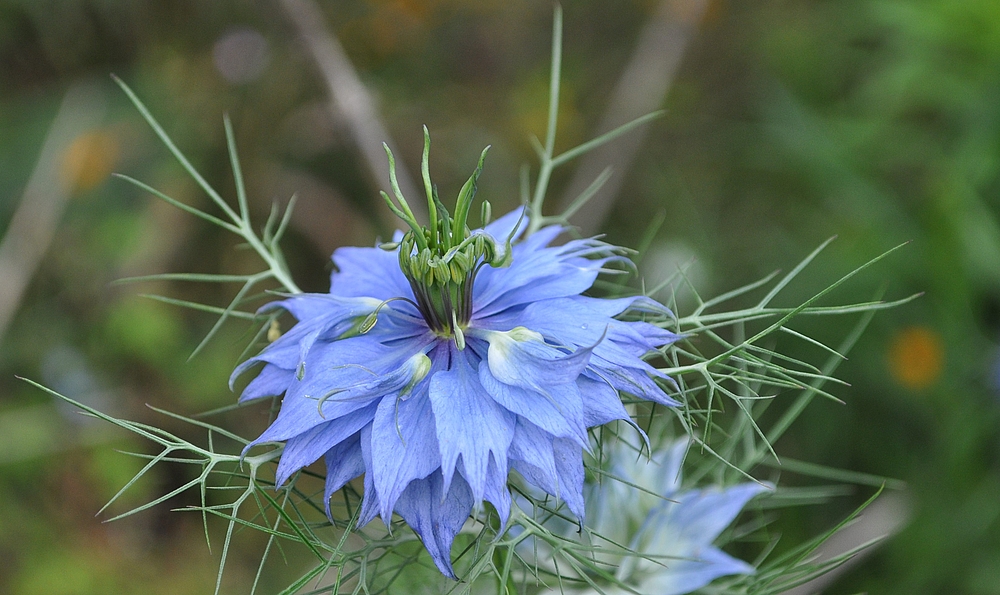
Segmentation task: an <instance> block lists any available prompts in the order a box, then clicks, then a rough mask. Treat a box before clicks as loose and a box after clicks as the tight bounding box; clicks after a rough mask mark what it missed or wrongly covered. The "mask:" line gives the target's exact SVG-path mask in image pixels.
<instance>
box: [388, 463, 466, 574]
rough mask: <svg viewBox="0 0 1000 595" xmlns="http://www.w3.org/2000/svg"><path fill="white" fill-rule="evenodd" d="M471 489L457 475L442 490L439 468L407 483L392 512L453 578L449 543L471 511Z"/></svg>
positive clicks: (444, 571) (453, 571) (442, 480)
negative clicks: (400, 518) (397, 514)
mask: <svg viewBox="0 0 1000 595" xmlns="http://www.w3.org/2000/svg"><path fill="white" fill-rule="evenodd" d="M472 505H473V500H472V493H471V491H470V490H469V486H468V485H466V484H465V481H464V480H463V479H462V478H461V477H457V478H455V480H454V481H452V482H451V486H450V488H449V489H448V491H447V492H446V491H445V490H444V479H443V478H442V477H441V473H440V472H434V473H433V474H432V475H431V476H430V477H428V478H426V479H419V480H417V481H414V482H412V483H410V485H408V486H407V487H406V490H405V491H404V492H403V493H402V494H401V495H400V496H399V500H398V501H397V503H396V512H398V513H399V515H400V516H401V517H403V520H404V521H406V524H408V525H409V526H410V527H411V528H412V529H413V531H414V532H415V533H416V534H417V535H419V536H420V540H421V541H422V542H423V544H424V547H425V548H426V549H427V552H428V553H429V554H430V555H431V558H432V559H433V560H434V564H435V565H436V566H437V567H438V570H440V571H441V573H442V574H444V575H445V576H447V577H448V578H451V579H454V578H456V577H455V570H454V569H453V568H452V565H451V544H452V543H453V542H454V541H455V535H457V534H458V532H459V531H460V530H461V529H462V525H463V524H465V520H466V519H467V518H469V513H470V512H472Z"/></svg>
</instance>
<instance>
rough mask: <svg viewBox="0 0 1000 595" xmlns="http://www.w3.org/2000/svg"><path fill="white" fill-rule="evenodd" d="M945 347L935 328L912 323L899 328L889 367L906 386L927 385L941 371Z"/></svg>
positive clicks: (921, 387)
mask: <svg viewBox="0 0 1000 595" xmlns="http://www.w3.org/2000/svg"><path fill="white" fill-rule="evenodd" d="M943 363H944V349H943V348H942V344H941V336H940V335H939V334H938V333H937V332H935V331H934V330H932V329H929V328H926V327H922V326H911V327H907V328H904V329H902V330H901V331H899V332H897V333H896V335H895V336H894V337H893V338H892V340H891V342H890V343H889V371H890V373H891V374H892V377H893V379H894V380H895V381H896V382H898V383H899V384H901V385H903V386H905V387H906V388H910V389H914V390H919V389H923V388H927V387H929V386H931V385H932V384H934V382H935V381H936V380H937V379H938V377H939V376H940V375H941V369H942V366H943Z"/></svg>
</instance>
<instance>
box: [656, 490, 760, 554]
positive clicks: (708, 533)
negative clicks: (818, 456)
mask: <svg viewBox="0 0 1000 595" xmlns="http://www.w3.org/2000/svg"><path fill="white" fill-rule="evenodd" d="M767 490H768V487H767V486H763V485H760V484H756V483H743V484H739V485H735V486H732V487H729V488H726V489H724V490H723V489H719V488H708V489H704V490H694V491H691V492H686V493H684V494H681V495H677V496H675V497H674V499H678V498H679V502H678V503H677V504H672V503H667V504H672V506H666V507H665V511H666V514H667V515H668V516H667V517H666V518H663V522H665V523H668V524H669V526H670V527H671V529H672V531H673V532H674V533H675V538H676V539H678V540H683V541H687V542H689V543H692V544H695V545H708V544H710V543H712V541H714V540H715V538H716V537H718V535H719V534H720V533H722V531H723V530H725V528H726V527H728V526H729V525H730V523H732V522H733V519H735V518H736V516H737V515H738V514H739V513H740V511H741V510H743V507H744V506H746V503H747V502H749V501H750V499H751V498H753V497H754V496H756V495H758V494H760V493H761V492H765V491H767ZM657 514H663V513H661V512H660V511H654V512H653V513H652V515H651V516H650V521H651V523H653V524H654V525H655V524H658V523H659V522H660V520H659V519H657V518H656V515H657Z"/></svg>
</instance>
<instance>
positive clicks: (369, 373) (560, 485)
mask: <svg viewBox="0 0 1000 595" xmlns="http://www.w3.org/2000/svg"><path fill="white" fill-rule="evenodd" d="M429 142H430V141H429V139H428V138H427V137H426V129H425V145H424V161H423V165H424V167H423V173H424V183H425V188H426V190H427V196H428V208H429V211H430V225H429V226H428V227H427V228H423V227H420V226H419V225H418V224H417V223H416V221H415V219H414V218H413V215H412V213H411V212H410V209H409V206H408V205H407V203H406V201H405V199H404V198H403V197H402V195H401V194H400V193H399V191H398V187H397V185H396V183H395V175H394V173H393V174H392V182H393V190H394V192H395V195H396V199H397V201H398V205H397V204H394V203H393V202H392V201H391V200H390V199H389V197H388V196H386V195H385V194H384V193H383V197H384V198H385V199H386V202H387V203H388V204H389V206H390V208H392V209H393V210H394V211H395V212H396V213H397V214H398V215H399V216H400V217H402V218H403V220H404V221H406V222H407V224H408V225H409V226H410V230H409V231H407V232H406V233H405V234H400V233H397V235H396V237H395V238H394V242H393V243H392V244H390V245H384V246H382V247H374V248H341V249H339V250H337V251H336V252H335V253H334V255H333V261H334V264H335V265H336V272H334V273H333V275H332V277H331V283H330V292H329V293H327V294H300V295H293V296H291V297H288V298H287V299H285V300H282V301H279V302H275V303H273V304H271V305H269V306H267V307H266V310H272V309H274V308H283V309H285V310H287V311H288V312H289V313H291V314H292V316H294V317H295V318H296V319H297V320H298V323H297V324H296V325H295V326H294V327H292V328H291V329H290V330H289V331H288V332H287V333H286V334H284V335H283V336H281V337H280V338H278V339H277V340H276V341H274V342H273V343H272V344H271V345H269V346H268V347H267V348H266V349H264V350H263V351H262V352H261V353H260V354H259V355H257V356H256V357H253V358H251V359H250V360H248V361H247V362H245V363H244V364H242V365H240V366H239V367H238V368H237V369H236V371H235V372H234V373H233V378H234V379H235V378H236V377H237V376H239V375H240V374H242V373H243V372H245V371H246V370H247V369H248V368H250V367H251V366H254V365H255V364H258V363H263V364H264V366H263V368H262V369H261V370H260V373H259V374H258V376H257V377H256V378H255V379H254V380H253V381H251V382H250V383H249V384H248V385H247V387H246V389H245V390H244V392H243V395H242V397H241V400H242V401H246V400H250V399H257V398H260V397H265V396H272V395H284V398H283V400H282V403H281V410H280V412H279V413H278V416H277V418H276V419H275V421H274V423H273V424H272V425H271V426H270V427H269V428H267V430H266V431H265V432H264V433H263V434H262V435H261V436H260V437H259V438H257V440H255V441H254V442H253V444H252V445H255V444H260V443H265V442H285V446H284V450H283V452H282V454H281V459H280V462H279V465H278V470H277V483H278V484H279V485H280V484H283V483H284V482H285V481H287V479H288V478H289V477H290V476H291V475H292V474H293V473H295V472H296V471H298V470H299V469H301V468H303V467H304V466H306V465H309V464H311V463H313V462H314V461H316V460H318V459H319V458H321V457H322V458H324V460H325V463H326V467H327V477H326V501H327V506H329V499H330V496H331V495H332V494H333V493H334V492H335V491H337V490H339V489H340V488H341V487H343V486H344V485H345V484H346V483H347V482H348V481H350V480H352V479H354V478H356V477H358V476H359V475H362V474H363V475H364V500H363V504H362V510H361V512H360V520H359V525H364V524H365V523H367V522H369V521H370V520H372V519H373V518H374V517H375V516H377V515H380V516H381V517H382V519H383V520H384V521H386V522H388V521H389V520H390V518H391V517H392V514H393V513H394V512H395V513H398V514H399V515H400V516H401V517H402V518H403V519H404V520H405V521H406V523H408V524H409V525H410V527H412V528H413V530H414V531H416V533H417V534H418V535H419V536H420V538H421V540H422V541H423V543H424V546H425V547H426V549H427V550H428V552H429V553H430V554H431V556H432V557H433V559H434V562H435V563H436V564H437V566H438V568H439V569H440V570H441V572H443V573H444V574H446V575H447V576H449V577H452V578H454V576H455V575H454V571H453V569H452V565H451V559H450V549H451V545H452V541H453V540H454V538H455V535H456V534H457V533H458V531H459V530H460V529H461V527H462V525H463V523H464V522H465V520H466V519H467V518H468V517H469V515H470V513H471V512H472V511H473V510H474V509H475V508H477V507H479V506H481V503H482V502H484V501H486V502H489V503H490V504H492V506H493V507H494V508H495V509H496V512H497V514H498V515H499V517H500V519H501V522H502V524H503V525H506V522H507V519H508V516H509V513H510V506H511V495H510V491H509V489H508V487H507V479H508V474H509V472H510V471H511V470H515V471H517V472H518V473H519V474H520V475H521V476H522V477H523V478H524V479H525V480H526V481H527V482H528V483H530V484H532V485H534V486H536V487H537V488H538V489H541V490H543V491H545V492H547V493H549V494H552V495H554V496H558V497H559V498H561V499H562V500H563V501H564V502H565V503H566V504H567V506H568V507H569V509H570V510H571V511H573V513H575V514H576V515H577V516H579V517H581V518H582V517H583V514H584V502H583V493H582V490H583V480H584V471H583V463H582V451H583V450H584V449H587V448H588V436H587V428H590V427H593V426H597V425H601V424H604V423H607V422H609V421H611V420H615V419H623V418H627V416H628V414H627V413H626V411H625V409H624V407H623V406H622V403H621V401H620V397H619V391H621V392H624V393H628V394H630V395H634V396H636V397H640V398H643V399H648V400H650V401H653V402H656V403H660V404H663V405H668V406H672V405H676V404H677V403H676V401H674V400H673V399H671V398H670V397H669V396H668V395H667V394H666V393H665V392H664V391H663V389H662V388H661V387H660V386H659V385H658V383H657V381H656V378H658V377H659V378H661V379H665V377H664V376H663V375H662V374H661V373H659V372H657V370H655V369H654V368H653V367H652V366H650V365H649V364H648V363H646V362H644V361H643V359H642V357H643V356H644V355H646V354H648V353H649V352H650V351H652V350H655V349H657V348H659V347H662V346H664V345H666V344H668V343H670V342H672V341H674V340H676V339H677V336H676V335H674V334H673V333H671V332H668V331H665V330H663V329H661V328H658V327H656V326H654V325H652V324H648V323H646V322H641V321H623V320H621V318H622V316H624V315H627V314H639V313H644V312H646V313H649V312H655V313H658V314H662V313H664V312H666V310H665V308H664V307H663V306H661V305H659V304H657V303H656V302H653V301H652V300H650V299H647V298H644V297H628V298H621V299H597V298H593V297H587V296H584V295H582V293H583V292H584V291H586V290H587V289H589V288H590V287H591V285H592V284H593V283H594V280H595V279H596V278H597V275H598V274H599V273H600V272H601V271H602V269H603V268H604V267H605V265H607V264H608V263H610V262H613V261H621V260H623V259H624V258H623V257H622V256H621V255H620V251H619V250H618V249H617V248H615V247H614V246H611V245H608V244H605V243H603V242H600V241H598V240H595V239H580V240H572V241H569V242H566V243H565V244H562V245H558V246H553V245H551V244H552V242H553V240H555V238H556V237H557V236H558V235H559V234H560V233H562V232H563V231H564V228H563V227H561V226H555V225H554V226H550V227H545V228H542V229H541V230H539V231H537V232H536V233H534V234H531V235H530V236H525V235H524V233H525V228H526V221H525V220H524V219H525V216H524V213H523V212H522V211H521V210H518V211H515V212H513V213H510V214H508V215H506V216H504V217H501V218H500V219H498V220H496V221H493V222H492V223H489V224H487V225H485V226H484V227H483V228H482V229H477V230H470V229H469V228H468V226H467V224H466V221H467V218H468V214H469V208H470V203H471V201H472V197H473V195H474V194H475V184H476V180H477V178H478V175H479V173H480V171H481V170H482V162H483V160H482V157H481V158H480V160H479V167H478V168H477V170H476V172H475V173H474V174H473V176H472V177H471V178H470V179H469V181H468V182H467V183H466V184H465V186H464V187H463V188H462V191H461V193H460V194H459V198H458V201H457V204H456V207H455V212H454V214H450V213H448V211H447V210H445V208H444V207H443V205H442V204H441V203H440V201H439V200H438V199H437V194H436V189H434V188H433V187H432V185H431V183H430V179H429V176H428V174H427V167H426V164H427V152H428V148H429ZM386 151H387V153H388V148H387V149H386ZM485 154H486V151H483V156H485ZM389 160H390V165H392V155H391V153H389ZM483 219H484V220H488V219H489V205H488V203H486V204H484V208H483ZM252 445H251V446H252ZM328 512H329V508H328Z"/></svg>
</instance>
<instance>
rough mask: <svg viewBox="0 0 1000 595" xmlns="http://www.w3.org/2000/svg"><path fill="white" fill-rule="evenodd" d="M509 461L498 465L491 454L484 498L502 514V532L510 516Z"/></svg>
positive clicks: (500, 531)
mask: <svg viewBox="0 0 1000 595" xmlns="http://www.w3.org/2000/svg"><path fill="white" fill-rule="evenodd" d="M509 467H510V465H509V462H505V464H504V465H502V466H501V465H497V462H496V460H495V459H494V458H493V456H492V455H491V456H490V464H489V466H488V467H487V469H486V490H485V492H484V494H483V498H484V499H485V500H486V501H488V502H489V503H490V504H492V505H493V508H495V509H496V511H497V514H498V515H500V530H499V533H500V534H502V533H503V530H504V528H506V526H507V520H508V519H509V518H510V488H508V487H507V469H508V468H509Z"/></svg>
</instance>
